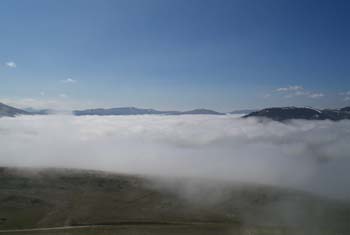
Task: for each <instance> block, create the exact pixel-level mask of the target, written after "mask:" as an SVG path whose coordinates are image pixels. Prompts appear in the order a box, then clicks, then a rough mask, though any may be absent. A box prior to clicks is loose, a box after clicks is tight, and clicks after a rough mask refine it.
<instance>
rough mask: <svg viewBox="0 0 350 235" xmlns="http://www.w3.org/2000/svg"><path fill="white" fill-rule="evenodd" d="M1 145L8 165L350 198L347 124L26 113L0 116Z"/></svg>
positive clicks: (0, 160)
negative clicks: (186, 179) (264, 186)
mask: <svg viewBox="0 0 350 235" xmlns="http://www.w3.org/2000/svg"><path fill="white" fill-rule="evenodd" d="M0 143H1V144H0V165H6V166H34V167H71V168H88V169H97V170H109V171H115V172H123V173H137V174H152V175H164V176H185V177H200V178H211V179H224V180H230V181H243V182H253V183H262V184H271V185H279V186H284V187H293V188H297V189H303V190H308V191H312V192H315V193H321V194H323V195H327V196H336V197H342V198H350V187H349V186H348V179H349V177H350V172H349V171H348V166H349V164H350V155H349V154H350V145H349V143H350V121H341V122H331V121H293V122H290V123H279V122H258V121H256V120H255V119H241V118H237V117H235V116H114V117H101V116H85V117H74V116H68V115H67V116H56V115H52V116H21V117H16V118H1V119H0Z"/></svg>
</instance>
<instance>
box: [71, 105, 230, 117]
mask: <svg viewBox="0 0 350 235" xmlns="http://www.w3.org/2000/svg"><path fill="white" fill-rule="evenodd" d="M73 114H74V115H76V116H84V115H98V116H107V115H144V114H158V115H186V114H192V115H196V114H202V115H203V114H205V115H225V114H224V113H219V112H216V111H213V110H209V109H194V110H190V111H184V112H181V111H159V110H155V109H141V108H135V107H121V108H110V109H86V110H74V111H73Z"/></svg>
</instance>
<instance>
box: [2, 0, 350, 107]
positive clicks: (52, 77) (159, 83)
mask: <svg viewBox="0 0 350 235" xmlns="http://www.w3.org/2000/svg"><path fill="white" fill-rule="evenodd" d="M349 12H350V2H349V1H347V0H336V1H331V0H329V1H324V0H306V1H305V0H295V1H287V0H263V1H262V0H227V1H225V0H218V1H217V0H212V1H206V0H172V1H167V0H138V1H137V0H125V1H118V0H110V1H105V0H95V1H88V0H81V1H80V0H79V1H78V0H45V1H44V0H43V1H38V0H32V1H20V0H17V1H16V0H11V1H10V0H3V1H1V2H0V31H1V37H0V40H1V41H0V42H1V43H0V63H1V65H0V81H1V85H0V101H2V102H7V103H11V104H16V105H18V106H22V107H23V106H34V107H46V106H51V107H50V108H55V106H57V107H56V108H78V107H79V108H80V107H81V108H83V107H84V108H85V107H97V106H100V107H112V106H137V107H147V108H157V109H179V110H185V109H192V108H201V107H202V108H211V109H215V110H218V111H231V110H234V109H241V108H260V107H267V106H285V105H311V106H315V107H341V106H346V105H350V27H349V25H350V14H349ZM52 106H53V107H52Z"/></svg>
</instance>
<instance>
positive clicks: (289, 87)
mask: <svg viewBox="0 0 350 235" xmlns="http://www.w3.org/2000/svg"><path fill="white" fill-rule="evenodd" d="M301 90H304V88H303V87H302V86H288V87H280V88H277V89H276V91H278V92H288V91H301Z"/></svg>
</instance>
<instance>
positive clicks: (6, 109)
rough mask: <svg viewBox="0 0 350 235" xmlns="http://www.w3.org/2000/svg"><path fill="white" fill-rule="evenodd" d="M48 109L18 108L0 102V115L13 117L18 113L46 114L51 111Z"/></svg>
mask: <svg viewBox="0 0 350 235" xmlns="http://www.w3.org/2000/svg"><path fill="white" fill-rule="evenodd" d="M52 112H53V111H52V110H50V109H33V108H26V109H18V108H15V107H12V106H9V105H6V104H3V103H0V117H15V116H18V115H47V114H50V113H52Z"/></svg>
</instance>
